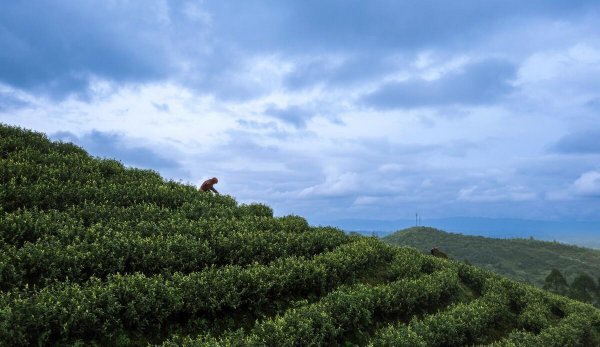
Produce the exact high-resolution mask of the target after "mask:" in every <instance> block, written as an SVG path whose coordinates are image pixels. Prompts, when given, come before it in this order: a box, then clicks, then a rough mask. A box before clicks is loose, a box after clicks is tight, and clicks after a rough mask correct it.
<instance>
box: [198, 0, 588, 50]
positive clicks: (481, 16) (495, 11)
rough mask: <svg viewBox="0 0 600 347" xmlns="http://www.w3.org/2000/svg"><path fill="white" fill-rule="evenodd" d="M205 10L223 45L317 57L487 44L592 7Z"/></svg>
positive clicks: (388, 5) (466, 3) (414, 0)
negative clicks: (515, 26)
mask: <svg viewBox="0 0 600 347" xmlns="http://www.w3.org/2000/svg"><path fill="white" fill-rule="evenodd" d="M207 6H208V10H209V11H210V12H211V13H213V14H214V16H213V17H214V19H215V21H214V31H215V32H218V33H221V34H222V37H223V38H225V39H231V38H236V39H237V41H238V42H239V44H240V45H243V47H244V48H246V49H249V50H269V49H277V50H285V51H288V52H300V53H314V52H319V51H322V50H324V49H328V50H332V51H340V50H342V51H365V50H372V51H373V50H377V51H381V50H387V49H389V48H390V47H402V49H403V50H415V49H422V48H427V47H431V46H443V45H446V46H450V45H455V46H464V45H465V42H473V41H474V40H477V39H488V34H489V31H490V30H491V29H492V28H494V27H496V26H499V25H504V24H506V23H507V22H509V19H510V18H522V17H526V16H528V15H529V16H531V15H535V16H546V17H552V16H555V15H562V16H567V15H569V14H571V13H574V12H579V11H584V10H586V9H588V8H589V7H590V6H594V1H592V0H588V1H577V2H571V1H566V0H560V1H553V2H551V3H549V2H547V1H543V0H532V1H528V2H527V3H523V2H520V1H516V0H493V1H486V2H480V1H476V0H460V1H452V2H441V3H440V2H439V1H435V0H426V1H418V0H411V1H388V0H380V1H367V2H365V1H358V0H352V1H343V0H333V1H318V0H311V1H303V2H301V3H296V2H281V1H274V0H273V1H265V2H261V3H255V2H247V3H243V4H242V3H235V5H233V3H228V2H226V1H218V2H210V3H209V4H208V5H207Z"/></svg>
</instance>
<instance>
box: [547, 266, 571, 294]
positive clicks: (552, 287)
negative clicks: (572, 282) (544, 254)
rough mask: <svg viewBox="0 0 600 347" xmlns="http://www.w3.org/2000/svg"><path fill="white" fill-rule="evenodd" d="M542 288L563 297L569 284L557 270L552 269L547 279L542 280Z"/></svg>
mask: <svg viewBox="0 0 600 347" xmlns="http://www.w3.org/2000/svg"><path fill="white" fill-rule="evenodd" d="M542 288H544V289H546V290H549V291H551V292H553V293H557V294H563V295H564V294H566V293H567V292H568V290H569V284H568V283H567V280H566V279H565V277H564V276H563V275H562V274H561V273H560V271H559V270H558V269H552V271H550V274H549V275H548V277H546V279H545V280H544V286H543V287H542Z"/></svg>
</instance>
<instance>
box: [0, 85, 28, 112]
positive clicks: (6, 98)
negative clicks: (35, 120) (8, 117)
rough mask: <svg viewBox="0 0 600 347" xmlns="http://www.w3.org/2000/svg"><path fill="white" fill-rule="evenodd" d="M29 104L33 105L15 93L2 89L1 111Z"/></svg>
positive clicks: (0, 94)
mask: <svg viewBox="0 0 600 347" xmlns="http://www.w3.org/2000/svg"><path fill="white" fill-rule="evenodd" d="M27 106H31V103H30V102H28V101H26V100H24V99H22V98H20V97H19V96H17V95H16V94H15V93H13V92H9V91H3V90H0V112H7V111H11V110H15V109H19V108H23V107H27Z"/></svg>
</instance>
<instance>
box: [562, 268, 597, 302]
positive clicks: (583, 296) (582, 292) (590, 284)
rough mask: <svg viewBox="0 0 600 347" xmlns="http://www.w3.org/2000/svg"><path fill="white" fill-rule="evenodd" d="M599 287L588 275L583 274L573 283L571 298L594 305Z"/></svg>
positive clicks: (570, 292)
mask: <svg viewBox="0 0 600 347" xmlns="http://www.w3.org/2000/svg"><path fill="white" fill-rule="evenodd" d="M597 288H598V286H597V285H596V282H595V281H594V279H593V278H591V277H590V276H589V275H588V274H584V273H581V274H579V275H578V276H577V277H575V279H574V280H573V283H571V290H570V291H569V296H570V297H572V298H573V299H576V300H580V301H584V302H588V303H594V299H595V296H596V291H597Z"/></svg>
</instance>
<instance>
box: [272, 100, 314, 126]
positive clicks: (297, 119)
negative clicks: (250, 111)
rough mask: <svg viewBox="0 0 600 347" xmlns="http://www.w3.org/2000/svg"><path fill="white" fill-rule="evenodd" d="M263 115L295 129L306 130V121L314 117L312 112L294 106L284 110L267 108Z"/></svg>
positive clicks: (275, 107)
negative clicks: (290, 125)
mask: <svg viewBox="0 0 600 347" xmlns="http://www.w3.org/2000/svg"><path fill="white" fill-rule="evenodd" d="M264 113H265V115H267V116H271V117H274V118H276V119H279V120H281V121H284V122H286V123H289V124H292V125H293V126H295V127H297V128H306V121H307V120H309V119H310V118H312V117H314V116H315V113H314V112H312V111H310V110H308V109H306V108H302V107H299V106H295V105H293V106H289V107H286V108H279V107H277V106H269V107H268V108H267V109H266V110H265V111H264Z"/></svg>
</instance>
